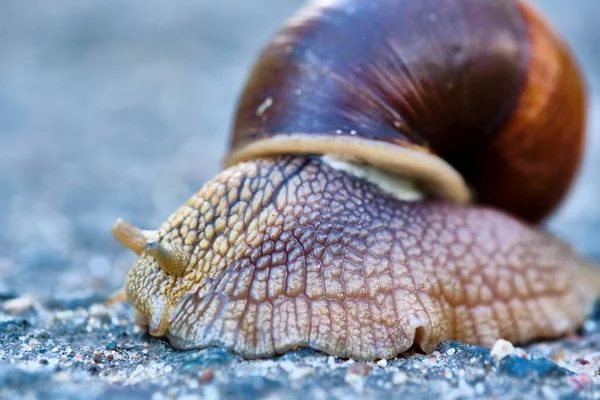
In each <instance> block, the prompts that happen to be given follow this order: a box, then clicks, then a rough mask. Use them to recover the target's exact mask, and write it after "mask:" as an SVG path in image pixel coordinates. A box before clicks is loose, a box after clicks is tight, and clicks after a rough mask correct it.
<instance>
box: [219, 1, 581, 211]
mask: <svg viewBox="0 0 600 400" xmlns="http://www.w3.org/2000/svg"><path fill="white" fill-rule="evenodd" d="M319 4H322V5H319ZM265 101H267V102H268V103H267V104H269V103H271V104H270V106H269V107H268V109H266V110H262V111H263V112H260V115H257V110H259V111H260V110H261V108H260V106H261V104H262V105H264V104H265V103H264V102H265ZM584 103H585V94H584V88H583V83H582V80H581V78H580V75H579V73H578V71H577V67H576V65H575V63H574V60H573V58H572V57H571V55H570V53H569V51H568V50H567V49H566V47H565V46H564V45H563V43H562V42H561V41H560V40H559V39H558V38H557V37H556V35H555V34H554V33H553V32H552V30H551V29H550V28H549V27H548V26H547V25H546V23H545V22H544V21H543V20H542V19H541V18H540V17H539V16H538V15H537V14H536V13H535V12H534V11H533V10H532V9H531V7H530V6H528V5H527V4H525V3H524V2H521V1H512V0H504V1H501V0H495V1H479V0H461V1H460V2H459V3H456V2H452V1H447V0H424V1H418V2H415V1H411V0H378V1H371V2H368V1H333V2H331V1H328V2H321V3H319V2H316V3H314V4H313V5H311V6H309V7H308V8H306V9H305V10H304V11H303V12H300V13H299V14H298V15H297V16H296V17H295V18H293V19H292V21H291V22H290V23H289V24H288V25H287V26H286V27H285V28H284V29H283V30H282V31H281V32H280V33H279V34H278V35H277V36H276V37H275V39H274V40H273V41H272V42H271V43H270V45H269V46H268V47H267V48H266V49H265V50H264V52H263V54H262V56H261V57H260V59H259V61H258V63H257V65H256V66H255V68H254V70H253V72H252V73H251V75H250V78H249V80H248V84H247V86H246V88H245V90H244V92H243V95H242V98H241V101H240V106H239V109H238V113H237V116H236V123H235V127H234V134H233V136H232V141H231V146H232V149H233V151H232V154H230V157H229V160H228V162H227V164H228V165H230V164H233V163H236V162H239V161H241V160H248V159H252V158H254V157H256V156H267V155H273V154H282V153H292V152H297V151H296V150H297V149H298V148H301V149H303V150H305V151H306V152H307V153H316V154H321V153H323V152H324V151H330V150H329V149H335V148H336V144H337V146H340V145H339V143H342V140H341V139H344V140H346V141H350V142H352V141H357V140H359V139H367V140H368V141H369V142H370V143H372V144H374V142H375V143H379V144H391V145H392V146H378V147H377V148H376V150H374V151H373V152H372V153H369V152H368V151H366V150H365V147H368V146H370V145H371V144H369V143H367V144H364V143H361V145H359V146H356V147H352V148H350V147H351V146H346V147H344V148H343V149H340V150H339V151H338V152H339V153H340V154H339V155H341V156H344V157H346V158H349V157H354V158H356V159H358V160H365V161H367V162H368V163H371V164H375V165H378V166H380V167H382V168H384V169H389V170H392V171H394V172H397V173H400V174H404V175H407V176H411V177H416V178H418V179H420V180H422V181H423V183H424V184H425V186H427V187H428V188H429V190H430V191H432V192H433V193H437V194H438V196H439V197H442V198H450V199H453V200H456V199H457V198H458V199H459V200H460V199H464V198H465V197H466V196H465V194H464V193H465V192H466V188H464V187H463V188H457V186H459V185H460V182H454V181H453V182H452V183H448V184H447V185H451V186H452V187H451V188H447V187H446V183H445V182H440V178H439V177H440V176H444V177H446V176H447V175H448V173H447V171H441V170H442V169H445V170H451V169H455V170H457V171H458V172H459V173H460V175H462V177H463V178H464V179H465V180H466V181H467V183H468V185H469V186H471V187H472V188H473V190H474V191H475V193H476V196H477V200H478V201H479V202H481V203H483V204H490V205H493V206H496V207H500V208H502V209H505V210H507V211H509V212H511V213H513V214H515V215H517V216H519V217H521V218H524V219H526V220H529V221H534V222H535V221H539V220H540V219H542V218H543V217H544V216H546V215H547V214H548V213H549V212H551V211H552V210H553V209H554V207H556V205H557V204H558V203H559V202H560V200H561V199H562V198H563V196H564V194H565V193H566V191H567V189H568V187H569V184H570V182H571V180H572V178H573V175H574V174H575V172H576V170H577V166H578V165H579V159H580V157H581V151H582V144H583V131H584V121H585V115H584V114H585V104H584ZM327 139H329V140H331V141H334V142H336V143H334V144H332V145H331V146H327V145H324V144H323V143H321V142H319V140H327ZM286 142H289V145H285V143H286ZM298 142H300V143H298ZM271 143H272V145H271ZM398 148H408V149H412V150H416V151H418V152H420V153H426V154H435V155H437V156H439V157H441V158H442V159H444V160H446V162H448V163H449V164H450V165H452V167H450V166H447V167H446V168H442V167H439V168H434V169H433V170H432V171H431V170H427V168H426V166H423V167H421V166H419V167H415V165H416V164H415V163H414V162H413V160H412V159H411V161H410V162H411V163H412V164H410V165H406V161H405V159H406V157H405V156H404V153H400V154H395V153H393V152H394V151H397V150H398ZM382 149H383V150H382ZM387 149H389V152H391V153H392V154H391V155H390V156H389V158H390V160H389V161H387V159H386V160H385V161H382V159H385V157H384V156H386V155H387V154H388V151H387ZM415 169H416V170H415ZM444 179H446V178H444ZM462 185H463V186H464V183H463V184H462ZM457 191H458V192H462V194H460V195H456V194H455V193H456V192H457Z"/></svg>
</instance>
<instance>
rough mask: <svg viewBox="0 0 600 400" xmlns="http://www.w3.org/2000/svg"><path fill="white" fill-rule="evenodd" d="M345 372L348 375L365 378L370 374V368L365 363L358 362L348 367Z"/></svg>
mask: <svg viewBox="0 0 600 400" xmlns="http://www.w3.org/2000/svg"><path fill="white" fill-rule="evenodd" d="M347 372H348V373H349V374H355V375H361V376H367V375H369V373H370V372H371V366H370V365H369V364H367V363H363V362H360V363H356V364H352V365H351V366H349V367H348V371H347Z"/></svg>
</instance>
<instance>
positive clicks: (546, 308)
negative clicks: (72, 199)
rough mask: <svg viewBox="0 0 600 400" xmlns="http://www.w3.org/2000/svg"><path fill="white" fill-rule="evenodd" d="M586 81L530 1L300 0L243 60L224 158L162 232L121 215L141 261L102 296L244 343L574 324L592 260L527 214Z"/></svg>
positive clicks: (564, 142)
mask: <svg viewBox="0 0 600 400" xmlns="http://www.w3.org/2000/svg"><path fill="white" fill-rule="evenodd" d="M583 86H584V84H583V82H582V78H581V77H580V74H579V72H578V68H577V66H576V65H575V62H574V60H573V58H572V56H571V54H570V52H569V50H568V49H567V48H566V46H565V45H564V43H563V42H562V41H561V39H560V38H558V37H557V35H556V34H555V33H554V32H553V31H552V29H551V28H550V27H549V26H548V24H547V23H546V22H545V21H544V20H543V19H542V18H541V17H540V16H539V15H538V14H537V12H536V11H535V10H533V9H532V7H531V6H530V5H528V4H527V3H526V2H524V1H517V0H489V1H480V0H460V1H458V0H457V1H447V0H419V1H414V0H328V1H318V2H312V3H309V4H308V5H307V6H305V8H303V9H302V10H301V11H300V12H299V13H297V14H296V15H295V16H293V17H292V18H291V19H290V20H289V21H288V22H287V24H286V25H285V26H284V27H283V28H282V30H281V31H280V32H279V33H278V34H277V35H276V36H275V37H274V39H273V40H272V41H271V43H270V44H269V45H268V46H267V47H266V49H265V50H264V51H263V52H262V55H261V57H260V59H259V60H258V62H257V64H256V66H255V67H254V69H253V70H252V72H251V74H250V76H249V79H248V82H247V84H246V87H245V90H244V91H243V94H242V96H241V100H240V103H239V108H238V110H237V115H236V120H235V125H234V128H233V135H232V137H231V146H230V153H229V155H228V156H227V159H226V161H225V165H226V167H227V168H226V169H225V170H224V171H223V172H221V173H219V174H218V175H217V176H216V177H214V178H213V179H212V180H210V181H208V182H207V183H206V184H205V185H204V186H203V187H202V188H201V189H200V191H199V192H198V193H196V194H195V195H194V196H193V197H192V198H191V199H189V200H188V201H187V202H186V203H185V204H184V205H183V206H182V207H181V208H179V209H178V210H177V211H176V212H175V213H174V214H173V215H171V216H170V217H169V219H168V220H167V221H166V222H165V223H164V224H163V225H162V226H161V227H160V229H158V230H157V231H145V230H142V229H139V228H136V227H134V226H132V225H130V224H128V223H126V222H124V221H122V220H119V221H117V222H116V223H115V225H114V227H113V233H114V234H115V236H116V237H117V238H118V239H119V240H120V241H121V242H122V243H123V244H125V245H126V246H127V247H128V248H130V249H131V250H133V251H134V252H135V253H136V254H138V258H137V260H136V261H135V263H134V265H133V266H132V268H131V270H130V271H129V274H128V276H127V280H126V284H125V287H124V289H123V291H122V292H120V295H116V297H114V299H113V300H115V301H116V300H119V299H121V300H124V299H126V300H128V301H129V302H131V303H132V304H133V306H134V307H135V309H136V310H137V311H138V313H139V314H140V316H141V317H142V318H141V320H142V323H145V324H146V325H147V326H148V327H149V330H150V333H151V334H152V335H155V336H166V337H167V338H168V339H169V340H170V342H171V344H172V345H173V346H175V347H176V348H180V349H190V348H202V347H206V346H223V347H225V348H227V349H229V350H231V351H233V352H236V353H238V354H241V355H243V356H245V357H249V358H252V357H268V356H273V355H276V354H281V353H284V352H286V351H288V350H290V349H294V348H297V347H312V348H314V349H318V350H321V351H324V352H326V353H329V354H331V355H335V356H340V357H347V358H354V359H358V360H374V359H386V358H391V357H394V356H396V355H397V354H399V353H401V352H404V351H406V350H408V349H410V348H417V349H420V350H422V351H425V352H430V351H433V350H434V349H435V348H436V346H437V345H438V344H439V343H440V342H441V341H443V340H448V339H456V340H460V341H464V342H467V343H476V344H481V345H484V346H490V345H491V344H493V343H494V341H495V340H497V339H499V338H504V339H506V340H510V341H513V342H517V343H524V342H527V341H530V340H533V339H540V338H552V337H557V336H560V335H563V334H565V333H567V332H569V331H572V330H574V329H577V328H578V327H579V326H580V324H581V323H582V321H583V320H584V318H585V317H586V315H587V314H588V313H589V311H590V307H591V303H592V300H593V297H594V294H593V290H592V289H591V287H588V282H586V279H585V278H584V276H585V274H584V271H585V268H586V265H585V262H584V261H583V260H582V259H580V258H579V257H578V256H577V255H576V254H574V252H573V251H572V250H571V249H570V248H569V247H568V246H567V245H566V244H564V243H562V242H561V241H559V240H558V239H556V238H553V237H551V236H550V235H549V234H548V233H545V232H543V231H542V230H540V229H536V228H535V227H534V225H533V224H535V223H537V222H539V221H541V220H542V219H543V218H544V217H545V216H546V215H548V214H549V213H550V212H551V211H552V210H554V209H555V207H556V206H557V205H558V204H559V203H560V201H561V199H562V198H563V197H564V195H565V193H566V192H567V190H568V188H569V186H570V182H571V180H572V178H573V176H574V175H575V173H576V170H577V168H578V165H579V161H580V157H581V153H582V146H583V142H584V125H585V124H584V121H585V107H586V105H585V90H584V87H583ZM474 203H478V205H475V204H474Z"/></svg>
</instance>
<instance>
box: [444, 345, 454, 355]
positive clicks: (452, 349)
mask: <svg viewBox="0 0 600 400" xmlns="http://www.w3.org/2000/svg"><path fill="white" fill-rule="evenodd" d="M446 354H448V355H449V356H453V355H455V354H456V349H455V348H454V347H451V348H449V349H448V350H446Z"/></svg>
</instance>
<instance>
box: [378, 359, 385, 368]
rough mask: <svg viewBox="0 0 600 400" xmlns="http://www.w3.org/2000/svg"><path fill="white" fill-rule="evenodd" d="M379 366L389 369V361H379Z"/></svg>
mask: <svg viewBox="0 0 600 400" xmlns="http://www.w3.org/2000/svg"><path fill="white" fill-rule="evenodd" d="M377 366H378V367H380V368H385V367H387V360H385V359H383V360H379V361H377Z"/></svg>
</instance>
